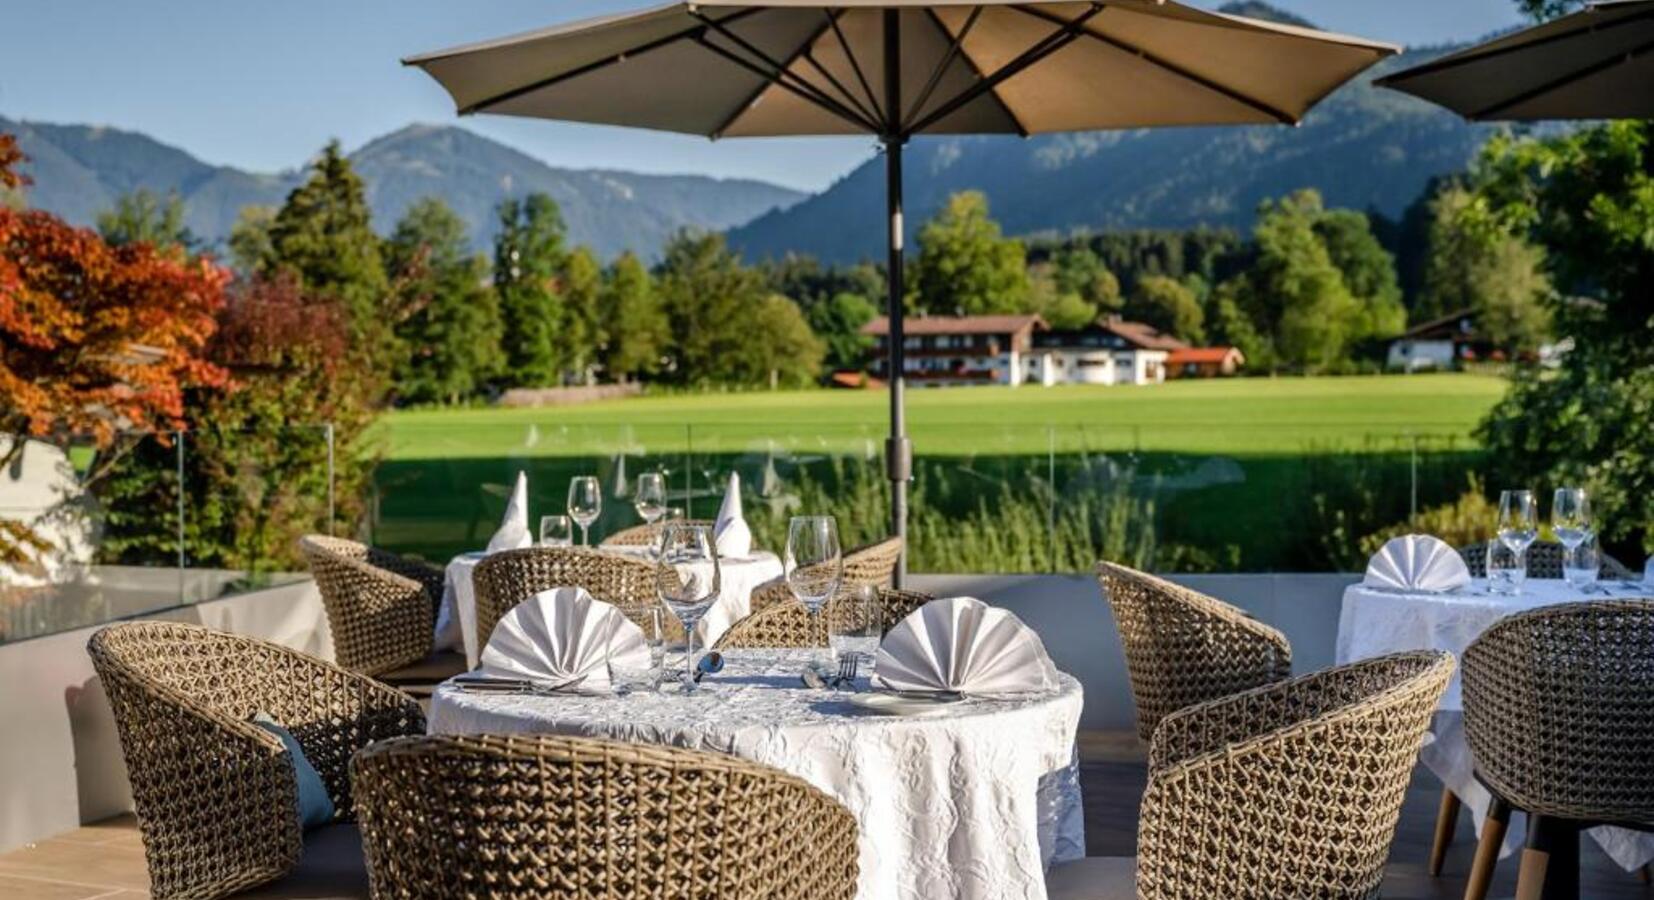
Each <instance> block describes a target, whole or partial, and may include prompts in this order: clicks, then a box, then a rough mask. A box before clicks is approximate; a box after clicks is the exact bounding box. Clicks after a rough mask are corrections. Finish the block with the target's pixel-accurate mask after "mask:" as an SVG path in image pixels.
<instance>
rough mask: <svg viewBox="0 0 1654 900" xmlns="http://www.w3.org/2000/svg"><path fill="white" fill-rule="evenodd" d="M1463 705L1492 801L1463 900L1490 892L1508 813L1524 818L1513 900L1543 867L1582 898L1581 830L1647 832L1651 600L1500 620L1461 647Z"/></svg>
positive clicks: (1651, 810)
mask: <svg viewBox="0 0 1654 900" xmlns="http://www.w3.org/2000/svg"><path fill="white" fill-rule="evenodd" d="M1464 711H1465V737H1466V738H1467V740H1468V741H1469V743H1470V750H1471V754H1472V756H1473V757H1474V758H1475V760H1476V777H1477V779H1478V780H1479V781H1481V782H1482V784H1484V785H1486V786H1487V788H1488V790H1489V791H1490V792H1491V793H1492V794H1493V797H1494V800H1493V803H1492V804H1491V808H1490V810H1489V813H1488V824H1487V826H1486V827H1484V828H1483V829H1482V837H1481V845H1480V846H1478V848H1477V852H1476V861H1475V863H1474V866H1473V868H1472V870H1471V875H1470V883H1469V886H1468V888H1467V889H1466V892H1465V897H1466V898H1476V900H1479V898H1481V897H1483V896H1485V894H1486V892H1487V883H1488V880H1489V879H1490V878H1491V877H1492V872H1493V866H1494V863H1495V861H1496V859H1497V856H1498V849H1499V845H1500V843H1501V842H1502V841H1503V840H1504V833H1505V827H1506V825H1507V823H1508V821H1509V818H1510V812H1511V811H1512V810H1513V809H1515V810H1522V811H1525V812H1527V813H1528V816H1529V818H1528V834H1527V850H1526V851H1524V853H1523V858H1522V867H1521V874H1520V880H1519V881H1518V883H1517V896H1518V897H1519V898H1532V897H1538V896H1540V891H1541V889H1542V888H1543V886H1544V882H1545V881H1546V876H1547V870H1555V871H1551V872H1550V877H1551V879H1553V882H1555V883H1559V884H1562V885H1571V886H1572V889H1573V891H1574V893H1573V894H1571V895H1570V896H1577V890H1578V878H1579V868H1578V866H1579V860H1578V852H1579V832H1580V831H1581V830H1583V829H1585V828H1588V827H1591V826H1595V825H1605V824H1606V825H1622V826H1626V827H1630V828H1640V829H1643V830H1650V829H1654V751H1651V749H1650V748H1654V599H1636V600H1603V601H1597V602H1590V603H1567V604H1562V605H1558V606H1549V607H1544V608H1541V609H1536V610H1533V611H1531V612H1526V613H1521V614H1518V615H1514V616H1510V617H1508V618H1506V619H1503V620H1501V621H1500V622H1498V623H1497V624H1495V625H1493V626H1492V627H1491V628H1489V629H1487V630H1486V631H1484V632H1482V634H1481V636H1480V637H1478V638H1476V640H1475V641H1474V642H1473V643H1471V645H1470V647H1469V648H1467V649H1466V650H1465V654H1464ZM1567 890H1568V889H1567V888H1564V889H1563V891H1562V893H1564V894H1566V893H1567Z"/></svg>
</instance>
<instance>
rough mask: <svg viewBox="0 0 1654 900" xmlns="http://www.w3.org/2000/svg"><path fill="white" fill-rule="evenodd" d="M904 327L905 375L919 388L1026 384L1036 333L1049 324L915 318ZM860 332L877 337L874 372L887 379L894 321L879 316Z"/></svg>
mask: <svg viewBox="0 0 1654 900" xmlns="http://www.w3.org/2000/svg"><path fill="white" fill-rule="evenodd" d="M903 326H904V327H903V331H904V338H905V339H904V341H903V349H904V351H905V353H906V358H905V360H904V361H903V364H902V366H903V372H902V374H903V375H904V376H905V377H906V378H907V381H908V383H910V384H914V385H919V386H926V385H954V384H1009V385H1019V384H1022V382H1023V380H1024V372H1025V361H1024V360H1025V357H1026V356H1027V354H1028V352H1029V350H1031V349H1032V348H1033V344H1034V333H1035V332H1036V331H1044V330H1046V328H1047V326H1046V324H1045V320H1044V319H1041V318H1040V317H1039V316H913V317H911V318H908V319H905V320H903ZM861 333H862V334H865V335H868V336H870V337H872V338H873V339H874V349H873V365H872V370H873V374H874V375H875V376H876V377H878V378H888V377H889V373H887V372H886V371H885V368H886V366H887V365H888V363H887V362H886V360H887V358H888V357H887V355H886V354H887V352H888V346H889V345H888V342H889V340H890V320H889V319H888V318H886V317H885V316H880V317H878V318H877V319H874V320H873V321H871V322H868V323H867V325H865V326H864V327H863V328H862V330H861Z"/></svg>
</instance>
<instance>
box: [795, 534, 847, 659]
mask: <svg viewBox="0 0 1654 900" xmlns="http://www.w3.org/2000/svg"><path fill="white" fill-rule="evenodd" d="M782 565H783V567H784V571H785V572H786V577H787V588H788V590H790V591H792V594H793V596H794V597H797V598H798V602H800V603H802V604H804V608H805V609H807V610H809V612H810V616H811V618H816V617H819V616H820V615H821V609H822V607H824V606H826V605H827V601H828V600H831V599H832V598H833V597H834V596H835V595H836V594H838V589H839V585H840V584H842V583H843V581H844V554H843V552H842V551H841V550H840V549H839V540H838V520H837V519H834V518H833V517H832V516H794V517H793V519H792V521H791V522H790V523H788V525H787V549H786V555H785V557H784V558H783V559H782ZM818 649H819V648H818ZM827 662H828V661H827V660H821V659H819V658H818V659H817V660H816V661H815V663H814V665H815V667H816V668H818V669H820V668H825V666H826V663H827Z"/></svg>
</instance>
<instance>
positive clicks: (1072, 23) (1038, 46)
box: [906, 3, 1103, 134]
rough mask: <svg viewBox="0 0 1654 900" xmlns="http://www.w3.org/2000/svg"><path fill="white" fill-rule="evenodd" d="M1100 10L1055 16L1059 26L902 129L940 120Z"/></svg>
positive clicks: (1067, 37)
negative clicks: (1063, 16) (1067, 17)
mask: <svg viewBox="0 0 1654 900" xmlns="http://www.w3.org/2000/svg"><path fill="white" fill-rule="evenodd" d="M1102 11H1103V5H1102V4H1101V3H1093V4H1091V8H1090V9H1088V10H1086V11H1085V12H1083V13H1081V14H1080V15H1078V16H1076V17H1075V18H1073V19H1068V20H1061V19H1059V21H1062V23H1063V24H1062V27H1061V28H1058V29H1057V30H1056V31H1053V32H1051V33H1050V34H1048V35H1046V36H1045V37H1043V38H1041V39H1040V40H1039V42H1037V43H1035V44H1034V45H1033V46H1032V47H1029V48H1028V49H1027V50H1024V51H1022V53H1021V54H1019V55H1018V56H1017V57H1016V58H1015V59H1013V60H1011V61H1010V62H1008V63H1006V64H1005V65H1003V66H1000V67H999V68H998V69H997V70H995V71H994V73H993V74H992V75H989V76H988V77H986V78H984V79H982V80H981V81H978V82H976V83H975V84H973V85H971V86H970V87H968V88H966V89H965V90H963V91H960V92H959V93H958V94H956V95H954V97H953V99H952V100H949V101H947V102H946V103H943V104H942V105H941V106H938V107H937V108H936V109H934V110H932V111H931V113H930V115H927V116H925V117H924V118H922V119H920V120H919V121H917V122H915V123H913V124H912V125H911V126H908V128H907V129H906V131H907V133H909V134H917V133H918V132H921V131H924V130H925V129H926V128H929V127H930V126H932V125H934V124H936V123H937V122H940V121H941V120H942V119H945V118H947V117H948V116H950V115H952V114H953V113H954V112H955V111H956V110H958V109H959V108H960V107H962V106H964V105H965V104H967V103H970V102H971V101H973V100H975V99H976V98H978V97H980V96H982V95H983V94H985V93H989V92H992V91H993V89H994V88H995V87H997V86H998V85H1000V84H1001V83H1003V82H1004V81H1006V80H1007V79H1009V78H1010V77H1011V76H1013V75H1016V74H1017V73H1019V72H1021V71H1022V70H1024V69H1026V68H1028V67H1029V66H1031V65H1033V64H1034V63H1037V62H1039V61H1040V60H1042V59H1045V58H1046V57H1048V56H1050V55H1051V54H1053V53H1055V52H1057V51H1058V50H1061V49H1062V48H1064V47H1066V46H1068V45H1069V44H1072V43H1073V42H1074V41H1075V39H1076V38H1078V37H1079V36H1080V33H1081V32H1083V31H1084V30H1085V23H1086V22H1088V21H1090V20H1091V17H1092V16H1095V15H1096V14H1098V13H1100V12H1102Z"/></svg>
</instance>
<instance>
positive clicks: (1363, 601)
mask: <svg viewBox="0 0 1654 900" xmlns="http://www.w3.org/2000/svg"><path fill="white" fill-rule="evenodd" d="M1603 587H1604V588H1607V589H1609V590H1610V592H1611V593H1612V594H1613V595H1614V596H1618V597H1641V596H1648V595H1649V594H1650V593H1651V591H1650V590H1649V589H1648V588H1643V587H1638V588H1634V589H1633V588H1626V587H1623V586H1621V585H1620V583H1619V582H1604V583H1603ZM1604 599H1607V598H1606V597H1604V596H1603V594H1602V593H1601V592H1600V591H1599V592H1595V593H1591V594H1587V593H1584V592H1582V591H1580V590H1579V589H1577V588H1573V587H1569V586H1568V584H1567V583H1565V582H1563V581H1560V580H1557V579H1538V578H1530V579H1528V580H1527V583H1526V584H1525V585H1523V588H1522V593H1521V594H1519V595H1517V596H1508V595H1501V594H1492V593H1489V592H1488V590H1487V582H1486V581H1485V580H1483V579H1475V580H1473V581H1472V582H1471V584H1470V586H1469V587H1467V588H1465V589H1464V590H1463V591H1460V592H1458V593H1452V594H1408V593H1399V592H1395V591H1383V590H1376V589H1374V588H1369V587H1367V586H1365V585H1362V584H1352V585H1350V586H1349V587H1348V588H1346V589H1345V590H1344V607H1343V609H1342V611H1341V612H1340V614H1339V616H1338V662H1339V663H1347V662H1354V661H1356V660H1358V659H1366V658H1368V657H1371V656H1381V655H1383V654H1386V653H1397V652H1401V651H1405V650H1447V651H1450V652H1452V653H1453V654H1454V655H1455V656H1459V657H1463V656H1464V651H1465V648H1467V647H1469V646H1470V643H1471V641H1474V640H1475V639H1476V637H1477V635H1480V634H1481V633H1482V632H1483V631H1486V630H1487V628H1488V627H1489V626H1490V625H1492V624H1494V623H1495V622H1498V621H1499V620H1500V619H1503V618H1504V617H1506V616H1508V615H1512V614H1514V613H1519V612H1525V611H1527V610H1530V609H1538V608H1539V607H1541V606H1551V605H1554V604H1557V603H1571V602H1577V601H1581V600H1604ZM1437 709H1438V712H1437V714H1436V719H1435V722H1434V724H1433V725H1432V727H1431V733H1432V737H1433V740H1432V741H1431V742H1430V744H1429V745H1428V746H1426V747H1425V748H1424V749H1423V750H1421V751H1419V761H1420V762H1422V763H1424V765H1425V767H1426V768H1428V769H1429V770H1430V771H1431V772H1434V773H1435V774H1436V776H1437V777H1438V778H1440V779H1441V780H1442V784H1444V785H1446V786H1447V787H1448V788H1449V789H1450V790H1452V791H1453V793H1455V794H1457V795H1458V796H1459V799H1460V800H1462V801H1464V804H1465V806H1467V807H1469V809H1470V811H1471V814H1472V815H1473V816H1474V817H1475V820H1476V831H1477V833H1478V834H1479V833H1481V830H1482V820H1483V819H1485V818H1486V816H1487V806H1488V801H1489V800H1490V799H1492V798H1491V797H1490V796H1489V794H1488V792H1487V789H1486V788H1484V787H1482V785H1481V783H1479V782H1477V781H1476V779H1475V777H1474V772H1475V764H1474V761H1473V760H1472V759H1471V755H1470V745H1469V743H1468V742H1466V740H1465V734H1464V712H1463V710H1464V703H1463V699H1462V697H1461V695H1460V691H1459V676H1458V673H1456V672H1455V673H1454V675H1453V681H1452V683H1451V684H1449V685H1448V688H1447V693H1446V694H1444V695H1443V696H1442V702H1441V705H1440V706H1439V707H1438V708H1437ZM1525 824H1526V823H1525V821H1524V819H1523V817H1522V816H1521V815H1513V816H1512V817H1511V824H1510V829H1509V831H1507V832H1506V836H1505V847H1504V851H1503V852H1504V853H1509V852H1511V851H1512V850H1513V849H1515V847H1516V846H1517V844H1519V843H1520V842H1521V840H1522V836H1523V834H1524V832H1525ZM1590 835H1591V837H1592V838H1593V839H1595V840H1596V842H1597V843H1598V844H1600V845H1601V846H1602V849H1603V850H1604V851H1605V852H1606V853H1607V854H1608V855H1609V857H1611V858H1612V859H1613V860H1614V861H1615V862H1616V863H1618V864H1620V865H1621V866H1624V867H1625V868H1626V869H1627V870H1631V869H1636V868H1638V867H1640V866H1642V865H1643V864H1644V863H1647V862H1649V861H1651V860H1654V835H1649V834H1644V833H1642V832H1637V831H1628V830H1626V829H1623V828H1593V829H1591V831H1590Z"/></svg>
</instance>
